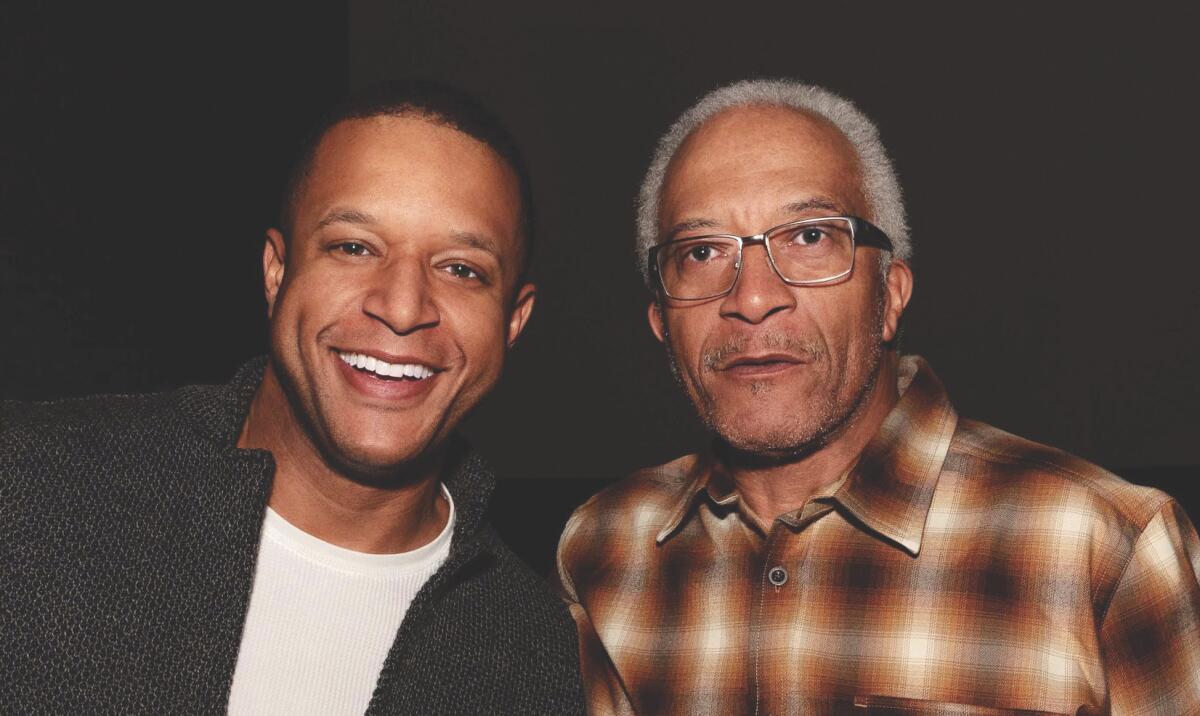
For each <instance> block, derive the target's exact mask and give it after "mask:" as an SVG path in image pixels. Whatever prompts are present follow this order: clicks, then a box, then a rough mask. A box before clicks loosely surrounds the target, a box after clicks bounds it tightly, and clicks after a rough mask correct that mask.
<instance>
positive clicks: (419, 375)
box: [338, 353, 433, 380]
mask: <svg viewBox="0 0 1200 716" xmlns="http://www.w3.org/2000/svg"><path fill="white" fill-rule="evenodd" d="M338 357H339V358H341V359H342V360H343V361H344V362H345V363H346V364H348V365H351V366H354V367H355V368H358V369H359V370H366V371H370V372H372V373H374V374H376V375H382V376H386V377H390V378H406V377H407V378H415V379H417V380H424V379H426V378H428V377H429V376H431V375H433V369H432V368H430V367H428V366H424V365H420V364H418V363H384V362H383V361H381V360H379V359H378V358H375V357H374V356H369V355H365V354H363V353H338Z"/></svg>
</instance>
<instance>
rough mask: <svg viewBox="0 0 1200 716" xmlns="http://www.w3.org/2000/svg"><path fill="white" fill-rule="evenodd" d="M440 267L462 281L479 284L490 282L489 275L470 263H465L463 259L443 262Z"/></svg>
mask: <svg viewBox="0 0 1200 716" xmlns="http://www.w3.org/2000/svg"><path fill="white" fill-rule="evenodd" d="M440 268H441V270H442V271H443V272H445V273H447V274H449V275H450V276H453V277H454V278H456V279H459V280H461V281H468V282H471V283H478V284H487V283H489V281H488V277H487V275H486V274H484V273H483V271H481V270H479V269H477V268H475V267H474V266H471V265H470V264H467V263H463V262H462V261H450V262H448V263H444V264H442V265H441V267H440Z"/></svg>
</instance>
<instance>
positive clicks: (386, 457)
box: [325, 440, 433, 484]
mask: <svg viewBox="0 0 1200 716" xmlns="http://www.w3.org/2000/svg"><path fill="white" fill-rule="evenodd" d="M325 452H326V457H327V458H328V459H329V461H330V464H331V465H334V466H336V468H337V469H338V471H339V472H342V473H343V474H345V475H346V476H347V477H350V478H351V479H354V480H357V481H359V482H367V483H372V484H378V483H384V482H391V481H394V480H395V479H397V478H401V479H403V478H404V477H405V476H407V475H410V474H412V473H414V472H420V471H421V470H420V466H421V464H422V463H423V462H424V461H425V460H426V459H428V458H429V457H430V454H431V453H432V452H433V447H432V445H431V441H429V440H423V441H416V442H407V443H405V444H397V443H396V442H395V441H389V442H386V443H372V442H351V441H346V440H334V441H332V444H331V445H329V446H327V448H326V450H325ZM414 468H415V470H414Z"/></svg>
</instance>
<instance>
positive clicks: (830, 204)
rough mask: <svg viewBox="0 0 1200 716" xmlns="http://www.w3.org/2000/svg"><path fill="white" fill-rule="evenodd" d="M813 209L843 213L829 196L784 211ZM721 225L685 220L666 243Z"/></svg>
mask: <svg viewBox="0 0 1200 716" xmlns="http://www.w3.org/2000/svg"><path fill="white" fill-rule="evenodd" d="M813 209H821V210H822V211H831V212H834V213H843V211H842V207H841V205H840V204H838V203H837V202H836V201H834V200H833V199H831V198H830V197H827V196H814V197H811V198H808V199H804V200H803V201H793V202H792V203H790V204H784V205H783V211H784V212H785V213H788V214H800V213H803V212H805V211H812V210H813ZM719 226H720V224H719V223H718V222H717V221H715V220H713V219H703V218H695V219H684V220H683V221H681V222H679V223H678V224H675V225H674V226H672V227H671V228H670V230H668V231H667V234H666V236H665V237H664V239H663V240H664V241H671V240H673V239H674V238H675V237H677V236H678V235H679V234H682V233H683V232H685V231H695V230H696V229H715V228H717V227H719Z"/></svg>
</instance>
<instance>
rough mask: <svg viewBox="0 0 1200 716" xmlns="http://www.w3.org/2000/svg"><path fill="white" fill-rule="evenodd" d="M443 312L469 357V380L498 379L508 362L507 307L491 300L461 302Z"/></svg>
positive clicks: (445, 319) (463, 350)
mask: <svg viewBox="0 0 1200 716" xmlns="http://www.w3.org/2000/svg"><path fill="white" fill-rule="evenodd" d="M442 315H443V322H444V323H446V324H448V325H447V327H451V326H452V328H453V332H454V334H455V335H456V336H457V342H458V345H459V346H460V348H461V350H462V352H463V354H464V357H465V359H466V364H467V366H468V369H469V372H470V375H469V376H468V382H473V383H486V384H490V383H492V382H494V381H495V380H496V378H497V377H498V376H499V375H500V369H501V367H502V366H503V363H504V353H505V346H506V338H507V328H508V324H507V318H508V316H507V314H506V313H505V312H504V309H503V306H502V305H500V304H499V303H498V302H496V301H490V300H489V301H461V302H458V303H457V305H455V306H454V307H452V308H449V307H448V308H445V309H443V313H442ZM447 319H449V320H447Z"/></svg>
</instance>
